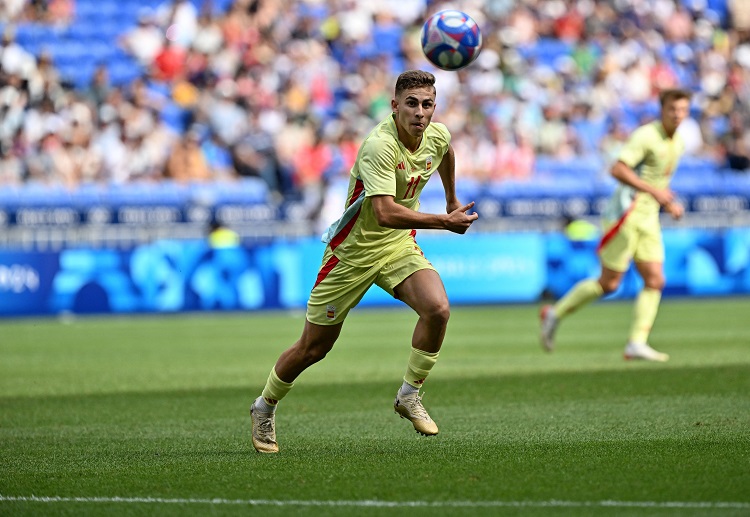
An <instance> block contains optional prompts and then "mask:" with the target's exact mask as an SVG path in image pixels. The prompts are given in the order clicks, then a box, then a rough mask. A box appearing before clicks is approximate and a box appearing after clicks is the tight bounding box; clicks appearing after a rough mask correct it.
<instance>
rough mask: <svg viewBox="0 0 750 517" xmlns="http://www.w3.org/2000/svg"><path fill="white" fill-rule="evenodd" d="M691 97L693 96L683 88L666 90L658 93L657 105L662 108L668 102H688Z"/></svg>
mask: <svg viewBox="0 0 750 517" xmlns="http://www.w3.org/2000/svg"><path fill="white" fill-rule="evenodd" d="M692 97H693V94H692V93H690V92H689V91H688V90H685V89H683V88H668V89H666V90H662V91H660V92H659V104H661V106H662V107H664V106H665V105H666V104H667V103H668V102H672V101H678V100H682V99H687V100H690V99H691V98H692Z"/></svg>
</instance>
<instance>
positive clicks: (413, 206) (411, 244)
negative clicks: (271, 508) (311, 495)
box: [250, 70, 478, 453]
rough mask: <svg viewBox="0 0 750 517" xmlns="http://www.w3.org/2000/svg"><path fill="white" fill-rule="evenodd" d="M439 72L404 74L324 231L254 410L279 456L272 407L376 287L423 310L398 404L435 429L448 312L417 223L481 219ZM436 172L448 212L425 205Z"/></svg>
mask: <svg viewBox="0 0 750 517" xmlns="http://www.w3.org/2000/svg"><path fill="white" fill-rule="evenodd" d="M435 95H436V90H435V77H434V76H433V75H432V74H430V73H428V72H423V71H419V70H410V71H407V72H404V73H402V74H401V75H400V76H399V77H398V79H397V81H396V88H395V96H394V98H393V99H392V100H391V108H392V112H393V113H392V114H391V115H389V116H388V117H387V118H386V119H385V120H383V121H382V122H381V123H380V124H378V125H377V126H376V127H375V128H374V129H373V130H372V131H371V132H370V134H369V135H368V136H367V138H366V139H365V141H364V142H363V143H362V146H361V147H360V149H359V153H358V155H357V160H356V162H355V164H354V166H353V167H352V170H351V175H350V179H349V192H348V196H347V206H346V208H345V210H344V213H343V215H342V217H341V218H340V219H339V220H338V221H336V222H335V223H333V224H332V225H331V227H330V228H329V229H328V231H327V232H326V234H325V235H324V236H323V240H324V242H326V243H327V246H326V250H325V253H324V256H323V262H322V265H321V268H320V271H319V273H318V277H317V279H316V281H315V285H314V287H313V288H312V292H311V293H310V298H309V300H308V303H307V317H306V321H305V326H304V329H303V331H302V336H301V337H300V338H299V340H298V341H297V342H296V343H295V344H294V345H292V347H291V348H289V349H288V350H286V351H285V352H283V353H282V354H281V356H280V357H279V359H278V361H277V362H276V365H275V366H274V367H273V368H272V369H271V373H270V375H269V377H268V380H267V382H266V385H265V388H264V389H263V392H262V393H261V395H260V396H259V397H258V398H257V399H255V401H254V402H253V404H252V406H251V408H250V414H251V419H252V440H253V446H254V447H255V449H256V450H257V451H259V452H264V453H275V452H278V450H279V447H278V444H277V442H276V429H275V420H274V417H275V410H276V406H277V404H278V403H279V401H280V400H281V399H283V398H284V396H285V395H286V394H287V393H288V392H289V390H290V389H291V388H292V383H293V382H294V380H295V379H296V378H297V377H298V376H299V375H300V374H301V373H302V372H303V371H304V370H305V369H307V368H308V367H309V366H311V365H312V364H314V363H316V362H318V361H320V360H321V359H323V357H325V355H326V354H327V353H328V352H329V351H330V350H331V349H332V348H333V345H334V343H335V342H336V339H337V338H338V337H339V334H340V332H341V327H342V325H343V323H344V319H345V318H346V316H347V314H348V313H349V311H350V310H351V309H352V308H353V307H354V306H355V305H357V303H359V301H360V300H361V299H362V297H363V296H364V294H365V293H366V292H367V290H368V289H369V288H370V286H372V285H373V284H376V285H378V286H379V287H381V288H382V289H384V290H385V291H387V292H388V293H390V294H391V295H393V296H394V297H396V298H397V299H399V300H401V301H403V302H404V303H406V304H407V305H408V306H410V307H411V308H412V309H414V311H415V312H416V313H417V315H418V316H419V318H418V320H417V324H416V328H415V329H414V334H413V336H412V342H411V353H410V356H409V361H408V365H407V368H406V374H405V376H404V381H403V384H402V386H401V388H400V389H399V390H398V393H397V394H396V400H395V402H394V409H395V410H396V413H398V414H399V415H400V416H401V417H402V418H406V419H408V420H409V421H411V423H412V425H413V426H414V429H416V430H417V432H419V433H421V434H423V435H435V434H437V433H438V427H437V425H436V424H435V422H434V421H433V420H432V419H431V418H430V416H429V414H428V413H427V411H426V410H425V408H424V406H423V405H422V402H421V396H420V395H419V388H420V387H421V386H422V383H423V382H424V380H425V378H426V377H427V375H428V374H429V373H430V370H431V369H432V367H433V366H434V364H435V362H436V361H437V358H438V353H439V351H440V347H441V345H442V342H443V337H444V336H445V330H446V327H447V324H448V317H449V315H450V307H449V304H448V297H447V295H446V293H445V288H444V287H443V283H442V280H441V279H440V276H439V275H438V273H437V272H436V271H435V269H434V268H433V267H432V265H431V264H430V263H429V261H428V260H427V259H426V258H425V257H424V255H423V254H422V251H421V250H420V248H419V246H418V245H417V243H416V240H415V234H416V231H415V230H416V229H422V228H424V229H436V230H448V231H451V232H454V233H460V234H462V233H465V232H466V230H468V229H469V226H471V224H472V223H473V222H474V221H475V220H476V219H477V218H478V215H477V214H475V213H474V214H469V213H467V212H468V211H469V210H471V208H472V207H473V206H474V202H471V203H469V204H467V205H462V204H461V203H460V202H459V200H458V199H457V198H456V189H455V170H454V166H455V159H454V154H453V148H452V147H451V145H450V133H449V132H448V130H447V129H446V128H445V126H444V125H443V124H440V123H434V122H433V123H431V119H432V115H433V113H434V111H435ZM435 171H437V172H438V174H439V175H440V179H441V180H442V183H443V188H444V190H445V199H446V214H427V213H421V212H418V211H417V209H418V208H419V196H420V194H421V192H422V189H423V187H424V185H425V184H426V183H427V180H428V179H429V178H430V176H431V175H432V174H433V173H434V172H435Z"/></svg>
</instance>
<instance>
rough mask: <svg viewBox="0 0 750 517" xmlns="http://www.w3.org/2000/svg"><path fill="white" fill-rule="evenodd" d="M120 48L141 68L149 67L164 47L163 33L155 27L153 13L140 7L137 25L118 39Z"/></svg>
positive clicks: (146, 8)
mask: <svg viewBox="0 0 750 517" xmlns="http://www.w3.org/2000/svg"><path fill="white" fill-rule="evenodd" d="M119 41H120V46H121V47H122V48H123V49H124V50H125V51H126V52H128V53H129V54H131V55H132V56H133V57H135V58H136V59H137V60H138V62H139V63H140V64H141V65H143V66H146V67H148V66H150V65H151V63H153V62H154V59H156V56H158V55H159V53H160V52H161V50H162V48H163V47H164V32H163V31H162V30H161V29H159V27H157V25H156V20H155V18H154V13H153V11H152V10H151V9H150V8H148V7H141V9H140V11H139V12H138V25H136V26H135V27H133V28H132V29H131V30H129V31H128V32H126V33H125V34H123V35H122V36H121V37H120V40H119Z"/></svg>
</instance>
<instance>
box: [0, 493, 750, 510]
mask: <svg viewBox="0 0 750 517" xmlns="http://www.w3.org/2000/svg"><path fill="white" fill-rule="evenodd" d="M0 502H29V503H131V504H141V503H145V504H184V505H191V504H212V505H245V506H322V507H334V506H351V507H375V508H423V507H426V508H485V507H486V508H492V507H536V508H580V507H602V508H605V507H606V508H678V509H679V508H686V509H700V508H732V509H745V508H750V503H742V502H725V501H705V502H704V501H664V502H659V501H558V500H551V501H381V500H361V501H315V500H308V501H302V500H282V499H221V498H215V499H194V498H188V499H182V498H162V497H60V496H35V495H32V496H5V495H0Z"/></svg>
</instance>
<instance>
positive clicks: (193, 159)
mask: <svg viewBox="0 0 750 517" xmlns="http://www.w3.org/2000/svg"><path fill="white" fill-rule="evenodd" d="M164 175H165V177H167V178H169V179H172V180H175V181H177V182H180V183H191V182H205V181H208V180H211V179H212V175H211V170H210V169H209V167H208V163H207V162H206V157H205V156H204V155H203V150H202V149H201V135H200V131H199V130H198V129H196V128H192V129H190V130H189V131H188V132H187V133H186V134H185V136H183V137H182V138H181V139H180V140H179V141H177V143H175V145H174V146H173V147H172V151H171V153H170V155H169V160H168V161H167V167H166V170H165V173H164Z"/></svg>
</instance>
